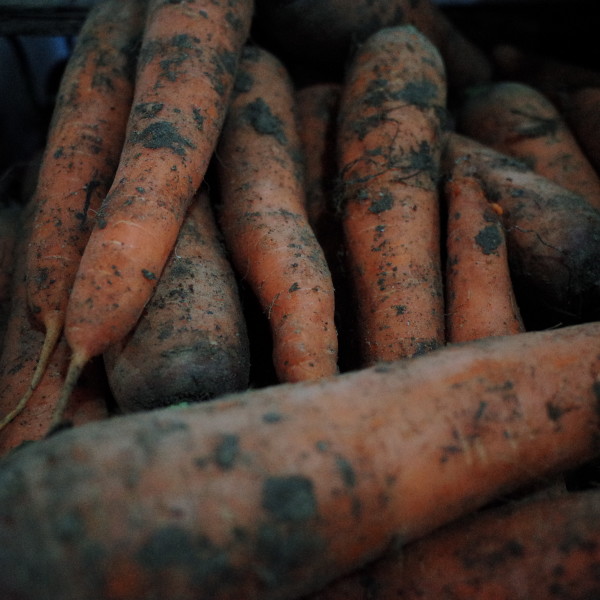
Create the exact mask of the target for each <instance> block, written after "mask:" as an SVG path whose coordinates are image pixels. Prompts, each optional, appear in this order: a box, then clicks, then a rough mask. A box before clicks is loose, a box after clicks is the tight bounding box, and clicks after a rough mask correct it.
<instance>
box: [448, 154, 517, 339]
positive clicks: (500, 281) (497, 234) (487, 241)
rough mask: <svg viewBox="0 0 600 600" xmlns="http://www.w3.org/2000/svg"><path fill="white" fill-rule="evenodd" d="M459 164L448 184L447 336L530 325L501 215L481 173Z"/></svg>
mask: <svg viewBox="0 0 600 600" xmlns="http://www.w3.org/2000/svg"><path fill="white" fill-rule="evenodd" d="M462 165H463V163H457V164H455V165H453V169H452V171H451V174H450V178H449V179H448V180H447V181H446V182H445V184H444V197H445V200H446V207H447V212H448V219H447V225H446V250H447V258H446V272H445V286H446V340H447V341H448V342H465V341H469V340H476V339H479V338H484V337H490V336H496V335H511V334H515V333H521V332H522V331H524V326H523V322H522V320H521V315H520V312H519V308H518V306H517V302H516V299H515V295H514V291H513V285H512V280H511V275H510V270H509V265H508V257H507V249H506V239H505V235H504V230H503V228H502V224H501V222H500V216H499V215H498V214H497V212H495V211H494V209H493V206H492V205H491V203H489V202H488V200H487V198H486V196H485V192H484V190H483V188H482V185H481V182H480V181H479V180H478V179H477V177H476V175H474V174H471V173H469V172H468V171H467V172H465V169H462V168H461V167H462Z"/></svg>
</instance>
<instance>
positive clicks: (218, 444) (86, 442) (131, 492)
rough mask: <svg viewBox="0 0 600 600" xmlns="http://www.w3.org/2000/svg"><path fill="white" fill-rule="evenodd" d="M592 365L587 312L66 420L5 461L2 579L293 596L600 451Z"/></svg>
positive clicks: (116, 589) (18, 593)
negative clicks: (356, 365) (174, 401)
mask: <svg viewBox="0 0 600 600" xmlns="http://www.w3.org/2000/svg"><path fill="white" fill-rule="evenodd" d="M599 373H600V323H585V324H581V325H575V326H572V327H564V328H560V329H555V330H547V331H539V332H527V333H523V334H520V335H512V336H505V337H496V338H489V339H487V340H478V341H476V342H469V343H465V344H457V345H453V346H448V347H445V348H442V349H439V350H437V351H435V352H431V353H429V354H427V355H424V356H419V357H417V358H414V359H409V360H404V361H396V362H395V363H390V364H387V365H378V366H374V367H372V368H369V369H364V370H360V371H354V372H352V373H344V374H340V375H338V376H337V377H331V378H327V379H323V380H319V381H315V382H301V383H294V384H288V385H286V384H280V385H275V386H271V387H270V388H264V389H261V390H254V391H249V392H243V393H240V394H237V395H234V396H229V397H227V398H223V399H220V400H219V399H216V400H213V401H211V402H206V403H200V404H194V405H192V406H189V407H184V408H167V409H159V410H155V411H149V412H146V413H138V414H135V415H127V416H117V417H114V418H113V419H111V420H110V422H107V421H105V422H99V423H91V424H88V425H86V426H83V427H79V428H74V429H72V430H67V431H61V432H59V433H57V434H56V435H54V436H52V437H51V438H50V439H48V440H44V441H40V442H37V443H35V444H30V445H29V446H26V447H24V448H21V449H20V450H19V451H17V452H14V453H13V454H12V456H10V457H8V458H7V459H5V460H4V461H2V462H0V522H1V523H2V527H0V549H1V552H0V563H1V565H2V569H0V595H1V596H2V597H3V598H19V599H20V600H30V599H32V600H33V599H35V600H38V599H39V598H43V597H47V596H48V590H52V594H53V596H54V597H56V598H77V599H78V600H88V599H97V598H110V600H125V599H128V600H131V599H133V598H136V599H137V598H173V597H177V598H178V600H192V599H194V600H199V599H206V600H208V599H209V598H218V599H219V600H229V599H231V600H233V599H235V600H239V599H240V598H244V599H245V600H257V599H261V600H275V599H277V600H282V599H286V600H295V599H297V598H301V597H304V596H306V595H307V594H310V593H313V592H316V591H317V590H319V589H322V588H323V587H324V585H326V584H327V583H329V582H331V581H333V580H334V579H336V578H338V577H341V576H342V575H346V574H348V573H350V572H352V571H353V570H355V569H357V568H359V567H361V566H364V565H365V564H366V563H367V562H370V561H372V560H374V559H375V558H377V557H379V556H381V555H382V554H383V553H384V552H386V551H389V550H390V548H391V547H394V546H395V547H398V545H404V544H407V543H409V542H410V541H414V540H416V539H418V538H422V537H424V536H425V535H427V534H429V533H431V532H432V531H433V530H434V529H436V528H438V527H440V526H442V525H444V524H447V523H449V522H451V521H452V520H455V519H457V518H459V517H461V516H465V515H467V514H470V513H472V512H473V511H474V510H476V509H477V508H479V507H483V506H485V505H488V504H489V503H490V502H491V501H492V500H493V499H496V498H498V497H501V496H503V495H504V494H506V493H507V492H509V491H511V490H514V489H518V488H521V487H523V486H525V485H528V484H530V483H531V482H533V481H536V480H540V479H547V478H548V477H551V476H553V475H554V474H555V473H559V472H564V471H565V470H567V469H570V468H572V467H574V466H576V465H581V464H583V463H584V462H585V461H587V460H589V459H590V458H592V457H593V456H597V455H598V433H599V431H600V413H599V412H598V398H599V394H600V379H599ZM575 375H576V376H575ZM67 485H68V489H67V488H65V486H67ZM90 557H94V560H91V558H90ZM86 561H89V562H86ZM80 565H81V568H80ZM84 567H85V568H84ZM31 573H35V574H36V576H35V577H31V575H30V574H31ZM66 573H68V574H69V575H70V576H69V577H66V576H65V574H66Z"/></svg>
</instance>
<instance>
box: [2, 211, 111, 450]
mask: <svg viewBox="0 0 600 600" xmlns="http://www.w3.org/2000/svg"><path fill="white" fill-rule="evenodd" d="M24 212H25V213H26V214H25V215H24V216H23V219H24V222H23V223H22V224H19V223H18V222H17V223H13V226H14V227H15V228H16V230H17V231H18V235H19V242H18V244H17V246H16V248H15V257H16V260H15V265H16V266H15V271H14V274H13V280H12V286H11V296H10V298H11V302H10V308H9V312H8V315H7V328H6V335H5V340H4V347H3V351H2V354H1V355H0V455H4V454H6V453H7V452H8V451H9V450H11V449H13V448H16V447H17V446H19V445H20V444H22V443H23V442H26V441H32V440H39V439H41V438H43V437H44V436H45V435H46V434H47V433H48V430H49V428H50V423H51V421H52V413H53V409H54V404H55V402H56V397H57V396H58V394H59V392H60V389H61V387H62V384H63V382H64V377H65V373H66V369H67V366H68V363H69V356H70V351H69V348H68V346H67V344H66V341H65V340H64V338H63V339H61V340H60V341H59V342H58V344H56V345H55V347H54V348H53V350H52V352H51V354H50V356H49V358H48V364H47V366H46V369H45V370H44V373H43V374H42V375H41V377H40V381H39V382H38V385H37V386H36V388H35V390H33V389H32V388H31V387H30V381H31V378H32V376H33V373H34V371H35V367H36V363H37V360H38V357H39V354H40V351H41V349H42V347H43V345H44V339H45V335H44V332H42V331H40V330H39V329H36V328H35V327H33V326H32V323H31V313H30V312H29V309H28V306H27V286H26V269H27V265H26V261H25V254H26V248H27V244H28V240H29V236H30V232H31V213H32V207H31V206H29V207H27V208H26V209H24ZM100 368H101V366H100V365H99V364H98V363H97V362H95V363H90V365H88V367H87V368H86V370H85V373H84V376H83V377H82V378H81V379H80V381H79V382H78V385H77V386H76V388H75V390H74V392H73V401H72V403H71V405H70V406H69V407H68V410H67V411H66V412H65V421H66V422H67V423H70V424H73V425H81V424H83V423H86V422H89V421H94V420H98V419H102V418H105V417H106V416H107V415H108V411H107V397H108V395H107V394H105V392H106V386H105V385H102V384H103V378H102V374H103V371H101V370H100Z"/></svg>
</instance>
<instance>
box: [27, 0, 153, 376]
mask: <svg viewBox="0 0 600 600" xmlns="http://www.w3.org/2000/svg"><path fill="white" fill-rule="evenodd" d="M144 15H145V2H144V1H143V0H134V1H132V2H121V1H120V0H109V1H107V2H102V3H99V4H98V6H97V7H95V8H94V9H92V10H91V11H90V13H89V15H88V17H87V19H86V21H85V23H84V25H83V27H82V29H81V32H80V34H79V35H78V37H77V42H76V45H75V48H74V50H73V53H72V55H71V57H70V59H69V61H68V63H67V66H66V69H65V72H64V74H63V77H62V80H61V84H60V89H59V93H58V97H57V101H56V105H55V109H54V114H53V118H52V123H51V125H50V129H49V132H48V138H47V143H46V146H45V148H44V153H43V156H42V160H41V165H40V170H39V176H38V183H37V187H36V189H35V192H34V203H35V209H34V210H35V214H34V223H33V231H32V236H31V241H30V244H29V247H28V248H27V249H26V251H27V302H28V304H29V306H30V309H31V312H32V315H33V318H34V320H35V322H36V324H38V326H39V327H41V328H42V329H43V330H44V331H45V332H46V337H47V339H46V344H45V345H44V347H43V349H42V351H41V353H40V354H41V356H40V360H39V363H38V369H37V370H36V372H35V375H34V377H33V380H32V386H33V387H35V385H37V382H38V381H39V378H40V377H41V375H42V373H43V371H44V369H45V367H46V363H47V361H48V360H49V359H50V355H51V353H52V350H53V348H54V346H55V345H56V343H57V342H58V339H59V336H60V335H61V333H62V329H63V325H64V320H65V312H66V308H67V302H68V298H69V293H70V291H71V287H72V285H73V281H74V279H75V273H76V271H77V268H78V266H79V261H80V258H81V254H82V253H83V249H84V247H85V245H86V243H87V241H88V238H89V235H90V232H91V230H92V227H93V225H94V222H95V218H96V213H97V211H98V209H99V207H100V203H101V201H102V198H103V197H104V196H105V195H106V192H107V191H108V189H109V188H110V186H111V184H112V180H113V177H114V174H115V171H116V168H117V163H118V161H119V154H120V153H121V148H122V146H123V141H124V139H125V126H126V123H127V115H128V114H129V109H130V107H131V100H132V97H133V77H134V73H133V64H134V52H135V51H136V44H137V43H139V37H140V35H141V31H142V26H143V20H144Z"/></svg>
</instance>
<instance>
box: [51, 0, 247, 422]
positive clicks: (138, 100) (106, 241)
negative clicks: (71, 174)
mask: <svg viewBox="0 0 600 600" xmlns="http://www.w3.org/2000/svg"><path fill="white" fill-rule="evenodd" d="M252 10H253V5H252V0H240V1H237V2H233V1H229V2H228V1H226V0H198V1H197V2H191V3H190V2H171V1H169V0H150V1H149V3H148V7H147V18H146V24H145V28H144V34H143V40H142V46H141V50H140V55H139V59H138V68H137V73H136V80H135V95H134V98H133V106H132V110H131V112H130V114H129V120H128V124H127V132H126V140H125V143H124V146H123V150H122V153H121V157H120V162H119V166H118V169H117V173H116V174H115V179H114V183H113V185H112V187H111V189H110V191H109V193H108V196H107V197H106V198H105V199H104V200H103V202H102V206H101V208H100V211H99V213H98V216H97V220H96V226H95V227H94V230H93V231H92V234H91V236H90V239H89V241H88V244H87V246H86V248H85V252H84V254H83V256H82V259H81V262H80V265H79V269H78V271H77V275H76V278H75V283H74V285H73V289H72V291H71V296H70V298H69V304H68V307H67V315H66V323H65V335H66V337H67V340H68V342H69V345H70V347H71V349H72V351H73V359H72V369H71V373H70V375H69V378H68V384H67V385H66V386H65V391H64V394H62V395H61V398H60V399H59V401H58V406H57V420H59V419H60V412H61V410H62V408H63V406H64V404H65V403H66V402H67V401H68V395H69V389H68V388H69V386H70V385H71V384H72V382H73V381H74V380H76V378H77V375H78V373H79V371H80V370H81V368H82V366H83V365H84V364H85V363H86V362H87V361H88V360H89V359H90V358H91V357H92V356H96V355H99V354H101V353H102V352H104V351H105V350H106V349H107V348H108V347H109V346H110V345H111V344H114V343H116V342H118V341H119V340H121V339H123V338H124V337H125V335H126V334H127V333H129V331H130V330H131V329H132V328H133V326H134V325H135V323H136V321H137V320H138V319H139V317H140V315H141V313H142V311H143V309H144V306H145V305H146V303H147V302H148V300H149V298H150V296H151V295H152V292H153V291H154V288H155V287H156V283H157V282H158V278H159V277H160V274H161V272H162V270H163V267H164V265H165V263H166V261H167V259H168V257H169V254H170V252H171V251H172V250H173V247H174V246H175V242H176V239H177V235H178V233H179V230H180V228H181V225H182V223H183V220H184V218H185V214H186V209H187V207H188V206H189V204H190V202H191V200H192V197H193V195H194V193H195V192H196V190H197V189H198V188H199V186H200V183H201V181H202V179H203V177H204V175H205V172H206V170H207V166H208V163H209V161H210V158H211V157H212V154H213V151H214V148H215V145H216V142H217V137H218V135H219V132H220V130H221V126H222V122H223V118H224V116H225V112H226V109H227V105H228V101H229V96H230V92H231V89H232V86H233V80H234V76H235V72H236V68H237V62H238V57H239V54H240V52H241V47H242V45H243V43H244V42H245V40H246V37H247V34H248V29H249V26H250V20H251V16H252Z"/></svg>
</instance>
